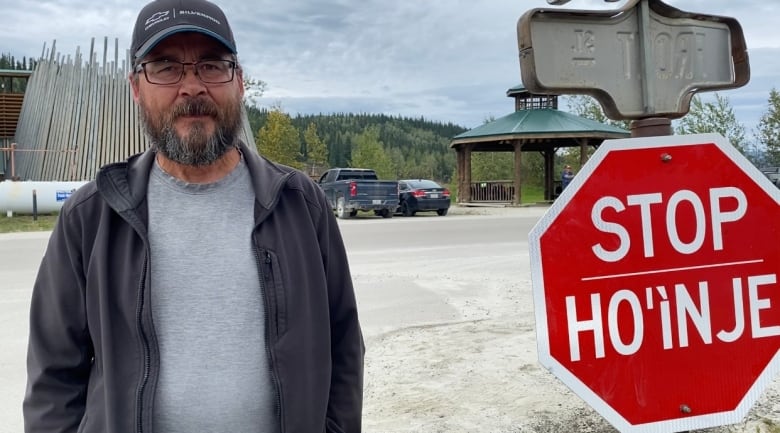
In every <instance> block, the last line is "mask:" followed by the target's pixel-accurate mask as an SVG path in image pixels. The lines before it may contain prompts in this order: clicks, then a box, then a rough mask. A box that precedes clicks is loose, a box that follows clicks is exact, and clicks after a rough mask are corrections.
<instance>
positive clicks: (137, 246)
mask: <svg viewBox="0 0 780 433" xmlns="http://www.w3.org/2000/svg"><path fill="white" fill-rule="evenodd" d="M242 151H243V154H244V157H245V160H246V163H247V166H248V167H249V172H250V174H251V177H252V182H253V184H254V189H255V195H256V201H255V221H256V226H255V229H254V232H253V236H252V237H253V239H252V240H253V242H254V248H255V251H256V254H257V266H258V268H259V271H260V278H261V287H262V288H263V290H264V293H263V294H264V297H265V298H264V299H265V304H266V313H267V314H266V315H265V317H266V330H267V331H266V333H267V335H266V339H267V341H268V354H269V358H270V364H271V366H272V377H273V381H274V383H275V386H276V389H275V390H272V392H275V394H276V396H277V399H278V409H279V414H280V420H281V431H282V432H284V433H293V432H296V433H297V432H300V433H314V432H345V433H346V432H359V431H360V428H361V412H362V398H363V355H364V346H363V339H362V335H361V331H360V325H359V323H358V317H357V308H356V303H355V295H354V292H353V287H352V280H351V276H350V272H349V268H348V265H347V257H346V253H345V250H344V246H343V244H342V240H341V234H340V232H339V229H338V226H337V224H336V220H335V218H334V216H333V213H332V211H331V208H330V206H329V205H328V203H327V201H326V198H325V196H324V195H323V194H322V192H321V191H320V189H319V186H317V185H316V184H315V183H314V182H312V181H311V180H310V179H308V178H307V177H306V176H305V175H304V174H302V173H300V172H297V171H293V170H292V169H289V168H286V167H283V166H279V165H276V164H273V163H271V162H269V161H267V160H266V159H264V158H261V157H260V156H259V155H257V154H256V153H255V152H253V151H249V150H248V149H246V148H245V147H244V148H242ZM153 161H154V153H153V152H151V151H147V152H145V153H143V154H140V155H136V156H134V157H132V158H130V159H129V161H128V162H124V163H118V164H112V165H109V166H106V167H104V168H103V169H102V170H101V171H100V172H99V174H98V176H97V178H96V180H95V181H94V182H90V183H88V184H87V185H85V186H83V187H81V188H79V189H78V190H77V191H76V192H75V193H74V194H73V195H72V196H71V197H70V198H69V199H68V201H67V202H65V204H64V206H63V208H62V211H61V213H60V217H59V220H58V222H57V226H56V228H55V229H54V232H53V233H52V235H51V238H50V240H49V244H48V247H47V249H46V253H45V255H44V257H43V261H42V263H41V267H40V270H39V273H38V277H37V280H36V282H35V286H34V289H33V295H32V302H31V311H30V336H29V347H28V356H27V373H28V379H27V380H28V381H27V392H26V396H25V399H24V404H23V412H24V426H25V432H27V433H54V432H57V433H73V432H78V433H82V432H84V433H98V432H99V433H153V432H152V416H151V410H152V402H153V398H154V394H155V383H156V381H157V375H158V370H159V363H160V359H159V353H158V349H157V341H156V338H155V331H154V324H153V323H152V313H151V305H150V304H149V299H150V298H151V296H150V295H151V291H152V290H154V289H155V288H154V287H150V276H149V267H150V263H151V260H150V257H149V243H148V239H147V229H146V222H147V209H146V188H147V183H148V179H149V173H150V170H151V167H152V163H153ZM186 217H187V216H186V215H182V218H186ZM208 235H209V234H208V233H203V236H208ZM229 313H230V312H226V314H229ZM225 350H230V348H229V347H226V348H225ZM203 374H204V375H205V374H209V372H208V371H204V372H203Z"/></svg>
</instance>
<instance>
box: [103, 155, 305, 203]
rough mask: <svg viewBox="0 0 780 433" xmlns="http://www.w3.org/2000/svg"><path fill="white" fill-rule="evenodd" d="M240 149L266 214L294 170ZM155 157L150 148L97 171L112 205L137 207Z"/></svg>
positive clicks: (141, 200) (144, 194)
mask: <svg viewBox="0 0 780 433" xmlns="http://www.w3.org/2000/svg"><path fill="white" fill-rule="evenodd" d="M239 149H240V150H241V153H242V155H243V157H244V161H245V162H246V164H247V167H248V168H249V173H250V175H251V178H252V184H253V187H254V191H255V201H256V203H257V205H258V206H259V207H260V208H261V209H257V212H256V213H259V214H266V213H267V212H269V211H270V210H271V209H273V207H274V206H276V203H277V201H278V200H279V194H280V192H281V190H282V188H283V187H284V185H285V183H286V182H287V180H288V179H289V178H290V176H292V175H293V173H294V171H293V169H291V168H289V167H285V166H282V165H278V164H275V163H273V162H271V161H269V160H267V159H265V158H264V157H262V156H260V155H259V154H258V153H257V151H256V150H255V149H254V148H249V147H248V146H246V145H245V144H244V143H243V142H240V143H239ZM154 158H155V152H154V151H153V150H151V149H149V150H147V151H145V152H143V153H140V154H137V155H134V156H131V157H130V158H129V159H128V160H127V161H124V162H118V163H114V164H109V165H106V166H104V167H103V168H102V169H101V170H100V171H99V172H98V174H97V177H96V179H95V181H96V183H97V187H98V190H99V191H100V192H101V194H102V195H103V197H104V199H105V200H106V202H107V203H108V204H109V206H111V207H112V208H113V209H114V210H116V211H117V212H123V211H128V210H133V209H137V208H138V207H139V206H140V205H141V204H142V203H143V202H144V200H145V199H146V189H147V185H148V183H149V173H150V172H151V169H152V165H153V164H154Z"/></svg>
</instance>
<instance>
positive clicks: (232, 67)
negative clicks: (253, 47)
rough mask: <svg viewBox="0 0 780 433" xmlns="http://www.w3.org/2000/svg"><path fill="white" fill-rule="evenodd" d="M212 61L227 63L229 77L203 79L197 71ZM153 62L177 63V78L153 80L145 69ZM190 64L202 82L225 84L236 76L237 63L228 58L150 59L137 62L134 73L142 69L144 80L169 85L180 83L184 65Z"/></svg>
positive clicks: (159, 84)
mask: <svg viewBox="0 0 780 433" xmlns="http://www.w3.org/2000/svg"><path fill="white" fill-rule="evenodd" d="M213 62H223V63H225V64H226V65H227V67H228V69H229V70H230V78H228V79H226V80H220V81H208V80H204V79H203V76H201V73H200V71H199V68H200V67H202V66H203V65H205V64H208V63H213ZM154 63H168V64H170V65H179V66H180V71H179V78H177V79H176V80H175V81H169V82H159V81H155V80H154V79H151V78H149V74H148V73H147V71H146V65H149V64H154ZM188 65H190V66H192V68H193V71H194V72H195V76H196V77H198V80H200V82H201V83H203V84H225V83H229V82H231V81H233V79H234V78H235V77H236V69H237V65H238V63H237V62H236V61H235V60H228V59H203V60H198V61H197V62H180V61H178V60H168V59H163V60H150V61H148V62H143V63H139V64H138V65H137V66H136V67H135V72H136V74H138V73H141V71H143V73H144V77H145V78H146V81H148V82H149V83H151V84H156V85H158V86H169V85H173V84H179V83H181V80H182V79H183V78H184V73H185V69H186V66H188Z"/></svg>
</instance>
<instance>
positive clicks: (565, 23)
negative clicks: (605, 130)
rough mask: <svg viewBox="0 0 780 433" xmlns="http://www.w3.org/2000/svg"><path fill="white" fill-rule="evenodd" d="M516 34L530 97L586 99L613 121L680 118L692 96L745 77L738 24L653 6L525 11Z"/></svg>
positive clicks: (646, 1)
mask: <svg viewBox="0 0 780 433" xmlns="http://www.w3.org/2000/svg"><path fill="white" fill-rule="evenodd" d="M517 35H518V48H519V53H520V69H521V74H522V79H523V85H524V86H525V87H526V88H527V89H528V90H529V91H531V92H533V93H538V94H566V93H584V94H589V95H591V96H593V97H595V98H596V99H598V100H599V102H601V105H602V107H604V112H605V113H606V115H607V117H609V118H611V119H631V120H638V119H647V118H665V119H674V118H679V117H682V116H684V115H685V113H687V112H688V108H689V105H690V100H691V98H692V96H693V95H694V93H695V92H700V91H707V90H710V91H712V90H720V89H730V88H735V87H740V86H743V85H745V84H746V83H747V82H748V80H749V79H750V67H749V62H748V54H747V47H746V45H745V38H744V36H743V32H742V27H741V26H740V25H739V23H738V22H737V20H735V19H734V18H729V17H721V16H715V15H705V14H699V13H689V12H684V11H681V10H679V9H676V8H674V7H672V6H669V5H667V4H665V3H663V2H661V1H659V0H630V1H629V2H628V3H626V5H625V6H624V7H623V8H621V9H618V10H612V11H584V10H557V9H541V8H540V9H531V10H529V11H528V12H526V13H525V14H523V16H522V17H521V18H520V20H519V21H518V24H517Z"/></svg>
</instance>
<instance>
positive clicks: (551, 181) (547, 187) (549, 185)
mask: <svg viewBox="0 0 780 433" xmlns="http://www.w3.org/2000/svg"><path fill="white" fill-rule="evenodd" d="M542 154H543V155H544V199H545V200H548V201H552V200H554V199H555V150H554V149H550V148H547V149H544V151H543V152H542Z"/></svg>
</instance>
